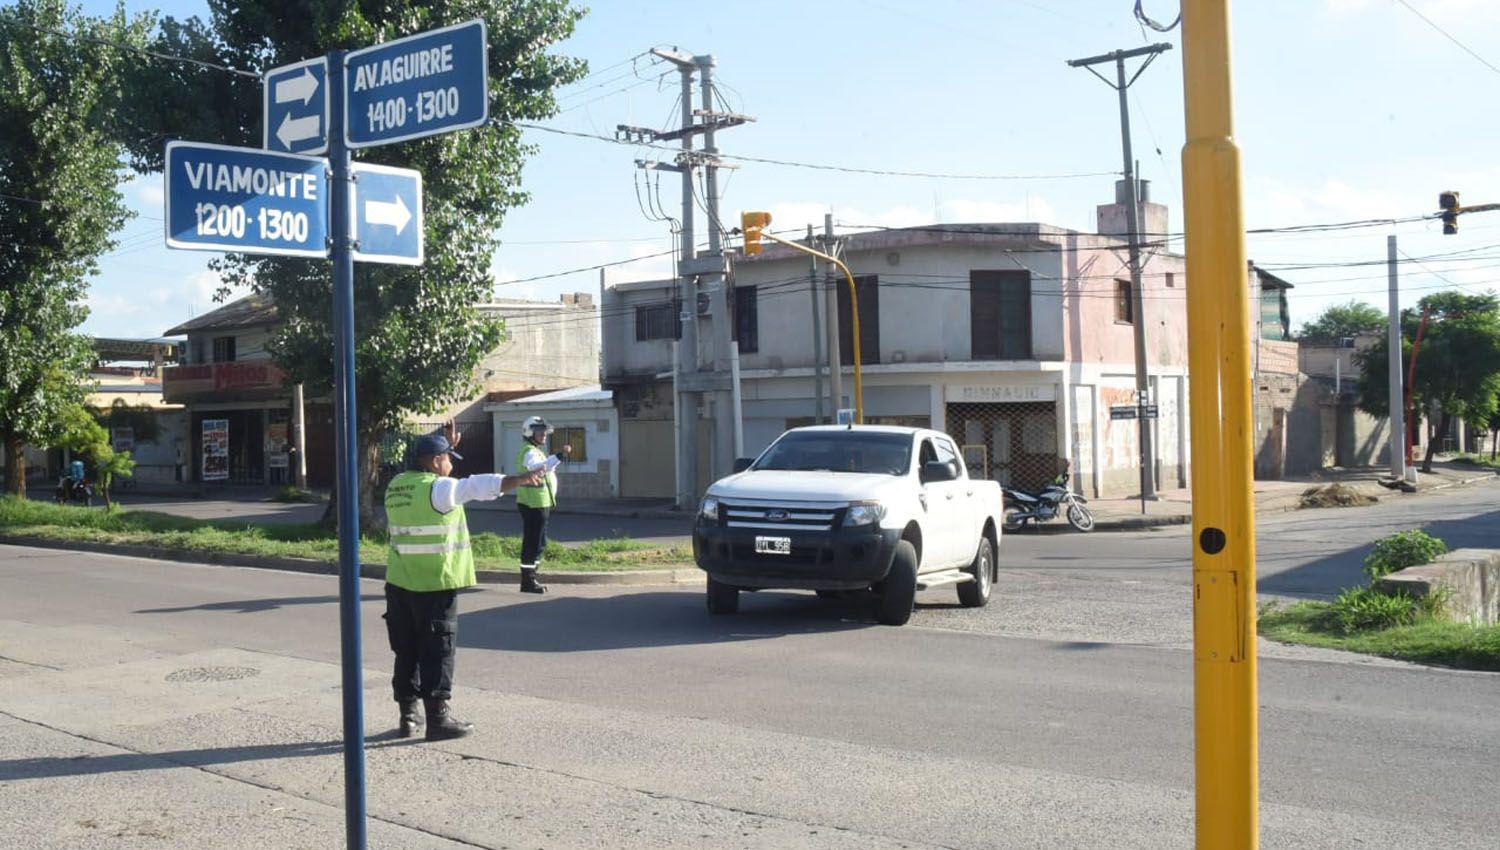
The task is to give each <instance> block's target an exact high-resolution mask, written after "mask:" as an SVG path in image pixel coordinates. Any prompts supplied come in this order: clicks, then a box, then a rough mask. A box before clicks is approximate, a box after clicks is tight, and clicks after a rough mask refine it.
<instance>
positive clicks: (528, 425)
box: [521, 416, 552, 437]
mask: <svg viewBox="0 0 1500 850" xmlns="http://www.w3.org/2000/svg"><path fill="white" fill-rule="evenodd" d="M538 428H541V429H543V431H544V436H548V437H550V436H552V426H551V425H548V424H547V420H545V419H543V418H542V417H540V416H528V417H526V421H525V422H522V423H521V436H523V437H530V436H532V434H533V433H534V432H535V431H536V429H538Z"/></svg>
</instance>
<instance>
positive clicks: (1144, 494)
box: [1068, 43, 1172, 513]
mask: <svg viewBox="0 0 1500 850" xmlns="http://www.w3.org/2000/svg"><path fill="white" fill-rule="evenodd" d="M1171 49H1172V45H1170V44H1166V43H1160V44H1151V45H1147V46H1145V47H1137V48H1134V49H1132V50H1116V51H1114V52H1113V53H1105V54H1102V55H1099V56H1090V57H1088V58H1086V59H1071V60H1069V61H1068V66H1069V67H1072V68H1085V69H1087V70H1088V72H1089V73H1091V74H1093V75H1094V76H1096V77H1098V78H1099V79H1101V80H1103V81H1104V84H1105V85H1107V86H1109V87H1110V88H1112V89H1114V90H1115V91H1116V92H1118V93H1119V96H1120V141H1121V145H1122V148H1123V152H1124V161H1125V203H1126V209H1125V226H1126V227H1127V229H1129V231H1130V232H1129V234H1128V238H1129V245H1130V300H1131V317H1132V318H1133V319H1134V320H1135V321H1134V322H1133V323H1132V324H1133V325H1134V330H1135V392H1136V405H1137V408H1136V409H1137V413H1138V415H1137V417H1136V422H1137V425H1138V426H1139V428H1140V436H1139V440H1140V444H1141V461H1140V462H1141V511H1142V513H1144V512H1145V508H1146V505H1145V502H1146V500H1147V499H1155V498H1156V446H1155V445H1154V444H1153V443H1152V440H1151V420H1150V419H1148V418H1146V417H1145V416H1144V415H1143V414H1144V413H1145V410H1144V406H1145V405H1147V404H1150V402H1151V377H1150V375H1149V373H1148V371H1147V369H1148V367H1147V364H1146V300H1145V294H1144V292H1143V291H1142V286H1141V222H1140V201H1139V199H1138V197H1137V193H1138V189H1139V187H1138V186H1137V183H1136V173H1135V171H1136V169H1135V159H1134V156H1133V154H1132V153H1131V150H1130V98H1129V90H1130V86H1131V85H1132V84H1134V83H1135V81H1136V80H1137V79H1139V78H1140V76H1141V74H1143V73H1145V71H1146V69H1147V68H1149V67H1150V66H1151V63H1152V61H1154V60H1155V59H1156V57H1157V56H1159V55H1161V54H1162V53H1165V52H1166V51H1168V50H1171ZM1137 56H1144V57H1146V61H1145V62H1142V63H1141V66H1140V67H1139V68H1137V69H1136V71H1135V74H1134V75H1132V76H1131V77H1130V79H1129V80H1126V79H1125V60H1126V59H1131V58H1134V57H1137ZM1106 62H1113V63H1114V64H1115V81H1114V82H1110V80H1109V78H1108V77H1106V76H1104V75H1103V74H1101V73H1099V72H1098V71H1095V70H1094V67H1093V66H1095V65H1100V64H1104V63H1106Z"/></svg>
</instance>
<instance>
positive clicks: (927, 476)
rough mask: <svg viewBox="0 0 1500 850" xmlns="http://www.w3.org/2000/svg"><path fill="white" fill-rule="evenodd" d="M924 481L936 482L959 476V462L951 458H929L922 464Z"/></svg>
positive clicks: (928, 482)
mask: <svg viewBox="0 0 1500 850" xmlns="http://www.w3.org/2000/svg"><path fill="white" fill-rule="evenodd" d="M921 478H922V483H923V484H935V483H938V482H942V481H953V480H956V479H957V478H958V464H957V463H954V462H953V461H951V460H929V461H927V462H926V463H924V464H922V475H921Z"/></svg>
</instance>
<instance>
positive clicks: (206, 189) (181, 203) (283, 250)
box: [164, 142, 328, 257]
mask: <svg viewBox="0 0 1500 850" xmlns="http://www.w3.org/2000/svg"><path fill="white" fill-rule="evenodd" d="M164 172H165V175H166V193H165V194H166V205H167V209H166V230H167V234H166V235H167V247H169V248H187V249H191V250H199V251H235V252H239V253H245V254H276V255H282V256H288V257H327V256H328V160H326V159H320V158H318V157H311V156H298V155H295V154H285V153H271V152H269V151H263V150H260V149H258V148H234V147H228V146H226V145H209V144H202V143H199V142H168V143H167V158H166V167H165V169H164Z"/></svg>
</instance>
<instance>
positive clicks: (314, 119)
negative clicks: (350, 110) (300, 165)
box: [261, 58, 328, 155]
mask: <svg viewBox="0 0 1500 850" xmlns="http://www.w3.org/2000/svg"><path fill="white" fill-rule="evenodd" d="M261 80H262V86H261V90H262V92H263V93H264V100H265V109H264V110H262V112H261V114H262V116H263V117H264V118H265V134H264V138H265V141H264V144H263V147H265V149H266V150H268V151H276V152H278V153H300V154H309V155H316V154H322V153H326V152H327V151H328V60H327V59H326V58H318V59H308V60H306V61H304V62H297V63H294V64H291V65H283V66H281V67H280V68H273V69H272V70H270V71H267V72H266V73H265V76H263V77H262V78H261Z"/></svg>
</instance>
